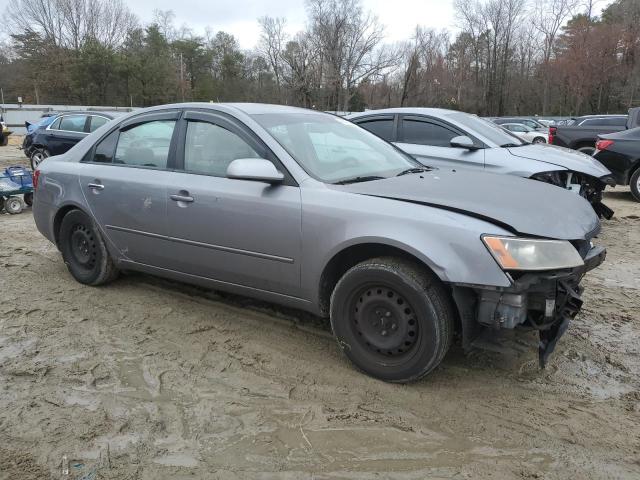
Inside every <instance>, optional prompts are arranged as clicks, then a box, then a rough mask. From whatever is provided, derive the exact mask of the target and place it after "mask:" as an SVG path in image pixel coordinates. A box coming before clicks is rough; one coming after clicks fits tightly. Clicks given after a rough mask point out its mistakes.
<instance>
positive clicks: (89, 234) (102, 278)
mask: <svg viewBox="0 0 640 480" xmlns="http://www.w3.org/2000/svg"><path fill="white" fill-rule="evenodd" d="M59 248H60V251H61V252H62V258H63V259H64V263H65V264H66V265H67V268H68V269H69V272H70V273H71V275H73V278H75V279H76V280H77V281H78V282H80V283H84V284H85V285H102V284H105V283H108V282H110V281H112V280H114V279H115V278H116V277H117V275H118V270H117V269H116V266H115V264H114V263H113V260H112V259H111V256H110V255H109V252H108V251H107V247H106V245H105V243H104V240H103V239H102V235H100V232H99V231H98V228H97V226H96V225H95V223H94V222H93V220H91V218H90V217H89V216H88V215H87V214H85V213H84V212H81V211H80V210H72V211H70V212H69V213H67V214H66V215H65V216H64V218H63V219H62V224H61V225H60V234H59Z"/></svg>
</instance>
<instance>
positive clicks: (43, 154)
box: [31, 148, 51, 172]
mask: <svg viewBox="0 0 640 480" xmlns="http://www.w3.org/2000/svg"><path fill="white" fill-rule="evenodd" d="M50 156H51V154H50V153H49V150H47V149H46V148H35V149H33V152H31V170H33V171H34V172H35V170H36V168H38V165H40V163H42V161H43V160H44V159H46V158H48V157H50Z"/></svg>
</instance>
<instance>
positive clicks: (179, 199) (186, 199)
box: [169, 195, 193, 203]
mask: <svg viewBox="0 0 640 480" xmlns="http://www.w3.org/2000/svg"><path fill="white" fill-rule="evenodd" d="M169 198H170V199H171V200H173V201H174V202H187V203H191V202H193V197H190V196H188V195H169Z"/></svg>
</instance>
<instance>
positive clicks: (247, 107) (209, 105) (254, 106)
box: [131, 102, 330, 115]
mask: <svg viewBox="0 0 640 480" xmlns="http://www.w3.org/2000/svg"><path fill="white" fill-rule="evenodd" d="M172 108H198V109H205V110H216V111H219V110H235V111H237V112H238V111H239V112H242V113H245V114H247V115H262V114H266V113H318V114H322V115H330V114H328V113H324V112H322V111H318V110H311V109H308V108H300V107H292V106H289V105H275V104H269V103H241V102H237V103H236V102H216V103H214V102H184V103H169V104H165V105H157V106H154V107H149V108H145V109H142V110H135V111H133V112H131V113H145V112H152V111H155V110H170V109H172Z"/></svg>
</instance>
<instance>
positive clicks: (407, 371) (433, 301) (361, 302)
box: [331, 257, 455, 383]
mask: <svg viewBox="0 0 640 480" xmlns="http://www.w3.org/2000/svg"><path fill="white" fill-rule="evenodd" d="M454 319H455V311H454V309H453V305H452V302H451V298H450V295H449V294H448V293H447V291H446V290H445V288H444V286H443V284H442V283H441V282H440V280H439V279H438V278H436V277H435V275H433V274H432V273H430V272H428V271H426V269H424V268H421V267H420V266H419V265H416V264H414V263H412V262H410V261H407V260H404V259H399V258H393V257H383V258H375V259H371V260H367V261H364V262H362V263H359V264H358V265H356V266H355V267H353V268H351V269H350V270H349V271H347V273H345V274H344V276H343V277H342V278H341V279H340V280H339V281H338V284H337V285H336V287H335V289H334V291H333V295H332V296H331V326H332V328H333V333H334V335H335V336H336V339H337V340H338V344H339V345H340V346H341V348H342V350H343V351H344V352H345V354H346V355H347V357H348V358H349V359H350V360H351V361H352V362H353V363H354V364H355V365H356V366H357V367H358V368H360V369H361V370H363V371H364V372H365V373H367V374H369V375H371V376H373V377H375V378H379V379H380V380H384V381H387V382H399V383H404V382H409V381H413V380H417V379H419V378H420V377H422V376H424V375H426V374H428V373H429V372H431V371H432V370H433V369H434V368H436V367H437V366H438V365H439V364H440V362H441V361H442V359H443V358H444V356H445V354H446V353H447V350H448V349H449V347H450V345H451V341H452V337H453V326H454Z"/></svg>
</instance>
